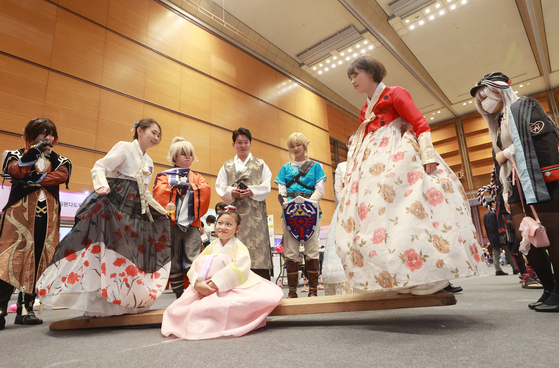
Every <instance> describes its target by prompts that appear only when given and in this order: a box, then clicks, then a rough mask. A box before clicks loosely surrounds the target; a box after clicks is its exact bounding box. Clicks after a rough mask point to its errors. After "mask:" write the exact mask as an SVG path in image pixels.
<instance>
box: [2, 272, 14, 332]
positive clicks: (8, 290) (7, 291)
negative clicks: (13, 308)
mask: <svg viewBox="0 0 559 368" xmlns="http://www.w3.org/2000/svg"><path fill="white" fill-rule="evenodd" d="M13 291H14V287H13V286H12V285H10V284H8V283H7V282H5V281H3V280H0V330H3V329H4V328H5V327H6V318H5V317H6V316H7V315H8V303H9V302H10V298H11V296H12V292H13Z"/></svg>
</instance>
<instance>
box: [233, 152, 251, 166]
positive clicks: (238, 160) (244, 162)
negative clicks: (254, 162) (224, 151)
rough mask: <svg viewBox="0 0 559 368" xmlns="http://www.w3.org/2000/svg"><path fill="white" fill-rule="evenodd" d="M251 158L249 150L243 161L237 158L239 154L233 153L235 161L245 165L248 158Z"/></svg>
mask: <svg viewBox="0 0 559 368" xmlns="http://www.w3.org/2000/svg"><path fill="white" fill-rule="evenodd" d="M251 158H252V152H249V153H248V156H247V158H246V160H244V161H243V160H241V159H240V158H239V156H237V155H235V161H237V162H239V163H242V164H243V165H246V163H247V162H248V160H250V159H251Z"/></svg>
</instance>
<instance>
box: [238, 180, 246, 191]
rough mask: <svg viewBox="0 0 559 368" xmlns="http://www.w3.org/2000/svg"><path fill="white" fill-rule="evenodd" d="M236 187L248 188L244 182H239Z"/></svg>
mask: <svg viewBox="0 0 559 368" xmlns="http://www.w3.org/2000/svg"><path fill="white" fill-rule="evenodd" d="M237 188H238V189H241V190H245V189H248V187H247V186H246V184H245V183H243V182H240V183H239V185H237Z"/></svg>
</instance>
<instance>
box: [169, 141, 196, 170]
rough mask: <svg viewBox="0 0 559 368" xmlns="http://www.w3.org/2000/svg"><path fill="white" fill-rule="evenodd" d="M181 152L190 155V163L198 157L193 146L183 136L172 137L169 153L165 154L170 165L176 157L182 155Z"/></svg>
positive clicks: (173, 163) (174, 162)
mask: <svg viewBox="0 0 559 368" xmlns="http://www.w3.org/2000/svg"><path fill="white" fill-rule="evenodd" d="M183 152H184V153H186V154H187V155H189V156H192V163H194V162H195V161H198V159H197V158H196V154H195V153H194V146H193V145H192V143H190V142H189V141H187V140H186V139H184V138H183V137H175V138H173V141H172V142H171V147H170V148H169V154H168V155H167V160H169V162H170V163H171V165H175V164H176V160H177V157H179V156H180V155H182V153H183Z"/></svg>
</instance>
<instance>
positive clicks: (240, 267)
mask: <svg viewBox="0 0 559 368" xmlns="http://www.w3.org/2000/svg"><path fill="white" fill-rule="evenodd" d="M235 245H236V248H237V249H236V250H235V254H234V257H233V259H234V261H233V262H232V263H230V264H229V265H228V266H227V267H224V268H223V269H221V270H220V271H219V272H217V273H216V274H215V275H213V276H212V281H213V283H214V284H215V286H217V288H218V290H219V291H227V290H231V289H233V288H234V287H237V286H239V285H241V284H242V283H244V282H245V281H246V280H247V279H248V277H249V276H250V254H249V252H248V249H247V247H245V246H244V245H243V243H241V242H240V241H237V242H236V244H235Z"/></svg>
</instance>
